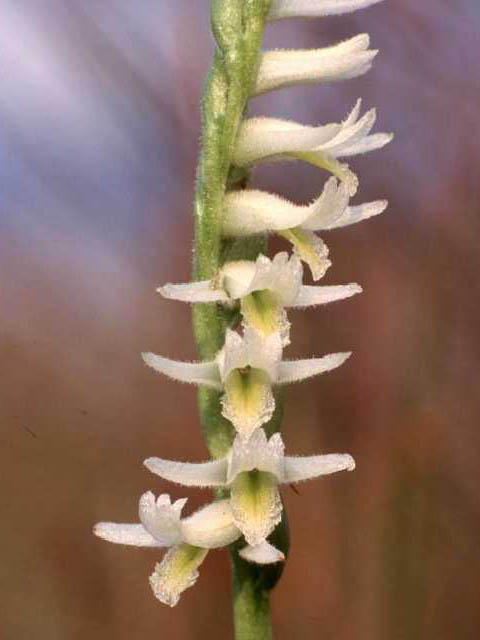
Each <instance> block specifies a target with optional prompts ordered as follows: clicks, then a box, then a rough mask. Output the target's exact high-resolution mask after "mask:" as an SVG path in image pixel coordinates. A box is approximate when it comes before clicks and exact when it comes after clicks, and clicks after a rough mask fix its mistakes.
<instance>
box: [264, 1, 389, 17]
mask: <svg viewBox="0 0 480 640" xmlns="http://www.w3.org/2000/svg"><path fill="white" fill-rule="evenodd" d="M381 1H382V0H273V2H272V8H271V10H270V15H269V20H279V19H281V18H296V17H303V18H316V17H319V16H333V15H340V14H342V13H350V12H351V11H356V10H357V9H363V8H364V7H369V6H370V5H372V4H377V3H378V2H381Z"/></svg>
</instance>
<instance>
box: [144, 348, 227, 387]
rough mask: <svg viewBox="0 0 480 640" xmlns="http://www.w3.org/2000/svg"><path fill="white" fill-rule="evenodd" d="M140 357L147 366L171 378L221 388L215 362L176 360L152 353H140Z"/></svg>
mask: <svg viewBox="0 0 480 640" xmlns="http://www.w3.org/2000/svg"><path fill="white" fill-rule="evenodd" d="M142 358H143V361H144V362H145V364H147V365H148V366H149V367H152V369H155V371H158V372H159V373H163V374H164V375H165V376H168V377H169V378H172V379H173V380H178V381H179V382H188V383H190V384H199V385H201V384H203V385H205V386H207V387H213V388H214V389H221V388H222V384H221V381H220V376H219V373H218V366H217V365H216V363H215V362H178V361H177V360H170V359H169V358H163V357H162V356H156V355H155V354H154V353H142Z"/></svg>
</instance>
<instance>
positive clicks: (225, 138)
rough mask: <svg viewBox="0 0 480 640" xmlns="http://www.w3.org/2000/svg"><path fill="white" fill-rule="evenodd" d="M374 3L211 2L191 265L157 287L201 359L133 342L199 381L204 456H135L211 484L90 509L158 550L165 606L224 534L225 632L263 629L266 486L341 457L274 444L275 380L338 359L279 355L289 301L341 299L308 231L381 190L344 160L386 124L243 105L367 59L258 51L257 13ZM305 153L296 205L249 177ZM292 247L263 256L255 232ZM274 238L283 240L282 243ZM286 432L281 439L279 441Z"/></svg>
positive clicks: (118, 537) (273, 546)
mask: <svg viewBox="0 0 480 640" xmlns="http://www.w3.org/2000/svg"><path fill="white" fill-rule="evenodd" d="M379 1H380V0H212V26H213V33H214V36H215V40H216V44H217V47H216V51H215V57H214V62H213V66H212V69H211V71H210V74H209V76H208V79H207V83H206V88H205V94H204V98H203V139H202V150H201V155H200V161H199V167H198V179H197V189H196V199H195V224H196V232H195V261H194V277H193V281H192V282H189V283H183V284H182V283H177V284H165V285H163V286H162V287H160V288H159V289H158V291H159V292H160V293H161V294H162V295H163V296H164V297H165V298H168V299H171V300H178V301H181V302H188V303H191V304H192V309H193V315H194V326H195V337H196V341H197V345H198V351H199V355H200V360H199V361H197V362H178V361H175V360H171V359H169V358H165V357H163V356H158V355H154V354H152V353H145V354H143V358H144V361H145V363H146V364H148V365H149V366H150V367H152V368H153V369H155V370H156V371H158V372H160V373H163V374H164V375H166V376H168V377H170V378H173V379H174V380H178V381H181V382H188V383H192V384H194V385H197V386H198V387H199V409H200V418H201V423H202V426H203V431H204V435H205V439H206V444H207V446H208V449H209V452H210V455H211V459H210V460H209V461H206V462H200V463H195V462H175V461H170V460H165V459H162V458H158V457H152V458H148V459H147V460H146V461H145V465H146V467H147V468H148V469H149V470H150V471H151V472H152V473H154V474H156V475H157V476H160V477H161V478H163V479H164V480H167V481H171V482H174V483H176V484H177V485H182V486H183V487H203V488H212V489H213V490H214V494H215V499H214V501H213V502H211V503H210V504H207V505H206V506H204V507H203V508H201V509H199V510H198V511H196V512H195V513H193V514H192V515H189V516H187V517H182V510H183V508H184V507H185V503H186V498H180V499H177V500H176V501H174V502H171V500H170V497H169V496H168V495H166V494H162V495H160V497H159V498H158V499H156V498H155V496H154V494H153V493H151V492H148V493H145V494H144V495H143V496H142V497H141V498H140V504H139V519H140V523H138V524H116V523H109V522H102V523H99V524H97V525H96V527H95V533H96V535H98V536H99V537H101V538H104V539H105V540H109V541H110V542H115V543H119V544H126V545H133V546H139V547H150V548H157V547H165V548H168V551H167V552H166V554H165V555H164V557H163V560H162V561H161V562H160V563H159V564H157V565H156V567H155V569H154V572H153V574H152V575H151V577H150V584H151V587H152V590H153V593H154V595H155V596H156V597H157V598H158V599H159V600H160V601H161V602H163V603H165V604H167V605H170V606H174V605H176V604H177V602H178V601H179V598H180V596H181V594H182V593H183V592H184V591H185V590H186V589H187V588H188V587H191V586H192V585H193V584H194V583H195V582H196V580H197V578H198V568H199V567H200V565H201V563H202V562H203V560H204V558H205V556H206V555H207V553H208V551H209V550H211V549H217V548H221V547H229V550H230V553H231V558H232V570H233V578H234V579H233V589H234V593H233V602H234V622H235V633H236V638H237V640H239V639H241V640H264V639H270V638H272V627H271V621H270V606H269V594H270V591H271V590H272V589H273V588H274V586H275V584H276V583H277V581H278V580H279V578H280V576H281V573H282V568H283V565H284V562H285V560H286V557H287V554H288V539H289V534H288V525H287V519H286V514H285V509H284V507H283V504H282V498H281V494H280V491H279V487H280V485H282V484H284V483H297V482H300V481H303V480H307V479H309V478H315V477H317V476H323V475H327V474H331V473H334V472H337V471H343V470H348V471H351V470H353V469H354V467H355V463H354V461H353V458H352V457H351V456H350V455H348V454H324V455H313V456H297V457H295V456H294V457H292V456H286V455H285V453H284V449H285V446H284V442H283V439H282V436H281V435H280V427H281V418H282V403H283V392H282V388H284V387H285V386H286V385H288V384H290V383H292V382H296V381H300V380H304V379H306V378H309V377H311V376H315V375H317V374H320V373H325V372H327V371H331V370H333V369H335V368H337V367H339V366H340V365H341V364H343V362H345V360H346V359H347V358H348V357H349V356H350V353H348V352H346V353H333V354H328V355H324V356H322V357H319V358H317V357H310V358H306V359H302V360H288V359H286V358H284V356H283V351H284V349H285V347H286V346H287V345H288V344H289V343H290V322H289V320H288V317H287V310H288V309H290V308H306V307H313V306H317V305H323V304H326V303H330V302H334V301H338V300H344V299H346V298H349V297H351V296H353V295H355V294H357V293H360V292H361V290H362V289H361V287H360V286H359V285H358V284H357V283H355V282H350V283H347V284H340V285H333V286H332V285H331V286H321V285H314V286H308V285H305V284H303V275H304V265H307V267H308V269H309V270H310V272H311V275H312V277H313V279H314V280H315V281H317V280H320V279H321V278H322V277H323V276H324V275H325V273H326V271H327V269H328V268H329V267H330V265H331V262H330V260H329V257H328V253H329V252H328V248H327V245H326V244H325V242H324V240H323V239H322V238H321V237H320V236H319V235H318V233H319V232H323V231H328V230H331V229H335V228H339V227H343V226H346V225H350V224H354V223H356V222H359V221H361V220H365V219H367V218H370V217H372V216H375V215H378V214H380V213H382V211H384V210H385V208H386V206H387V202H386V201H385V200H377V201H374V202H368V203H361V204H351V202H350V201H351V199H352V198H354V196H355V194H356V191H357V188H358V179H357V176H356V175H355V173H354V172H353V171H352V169H351V168H350V167H349V166H348V165H347V164H345V163H344V162H343V159H344V158H349V157H353V156H355V155H357V154H361V153H366V152H368V151H372V150H375V149H380V148H381V147H383V146H384V145H386V144H387V143H388V142H390V140H391V139H392V135H391V134H387V133H371V131H372V128H373V126H374V123H375V119H376V113H375V110H374V109H370V110H369V111H367V112H366V113H365V114H364V115H361V100H358V101H357V103H356V104H355V106H354V107H353V109H352V110H351V111H350V113H349V114H348V115H347V116H346V118H345V119H344V120H343V121H341V122H334V123H327V124H322V125H320V126H310V125H305V124H299V123H296V122H291V121H288V120H278V119H274V118H269V117H255V118H247V117H245V112H246V107H247V103H248V101H249V100H250V98H253V97H254V96H256V95H259V94H263V93H266V92H268V91H273V90H276V89H281V88H282V87H286V86H292V85H296V84H299V83H305V82H309V83H311V82H332V81H340V80H344V79H348V78H353V77H356V76H359V75H362V74H363V73H365V72H367V71H368V70H369V69H370V67H371V65H372V61H373V59H374V57H375V56H376V54H377V51H376V50H372V49H370V38H369V36H368V35H367V34H361V35H358V36H355V37H353V38H350V39H349V40H346V41H344V42H341V43H340V44H337V45H335V46H331V47H327V48H323V49H314V50H299V51H290V50H275V51H266V52H262V51H261V44H262V39H263V32H264V28H265V26H266V24H267V22H268V21H269V20H270V21H274V20H279V19H283V18H294V17H312V18H314V17H318V16H327V15H334V14H337V15H338V14H342V13H347V12H349V11H354V10H356V9H361V8H364V7H368V6H369V5H373V4H376V3H377V2H379ZM283 161H303V162H306V163H309V164H312V165H315V166H318V167H320V168H321V169H322V170H324V171H326V172H328V173H329V174H331V175H330V177H328V178H327V180H326V182H325V184H324V187H323V190H322V192H321V194H320V195H319V197H318V198H317V199H316V200H314V202H312V203H310V204H304V205H299V204H294V203H292V202H289V201H287V200H285V199H284V198H282V197H281V196H279V195H276V194H271V193H266V192H264V191H260V190H257V189H249V188H248V186H247V185H248V180H249V177H250V171H251V168H252V167H254V166H255V165H257V164H259V163H264V162H283ZM269 234H276V235H278V236H280V237H281V238H283V239H284V240H286V241H287V242H288V243H289V245H291V247H292V253H291V254H290V255H289V254H288V253H287V252H286V251H283V252H280V253H277V255H275V256H272V257H268V236H269ZM289 245H288V244H287V247H288V246H289ZM290 444H291V443H289V445H290Z"/></svg>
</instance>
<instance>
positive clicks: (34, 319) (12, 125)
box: [0, 0, 480, 640]
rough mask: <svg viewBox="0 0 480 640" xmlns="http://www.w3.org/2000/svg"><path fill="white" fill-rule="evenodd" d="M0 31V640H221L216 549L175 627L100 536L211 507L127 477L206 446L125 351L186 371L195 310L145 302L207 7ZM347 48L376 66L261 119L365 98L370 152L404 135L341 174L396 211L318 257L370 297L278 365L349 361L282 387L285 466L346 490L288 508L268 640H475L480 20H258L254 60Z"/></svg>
mask: <svg viewBox="0 0 480 640" xmlns="http://www.w3.org/2000/svg"><path fill="white" fill-rule="evenodd" d="M0 12H1V22H0V55H1V58H2V71H1V78H2V87H1V91H0V173H1V175H0V185H1V186H0V189H1V198H0V272H1V285H0V300H1V307H2V320H1V329H0V331H1V342H0V348H1V354H2V363H3V366H2V367H1V370H0V400H1V401H0V444H1V450H0V469H1V477H2V482H1V484H2V488H3V489H2V490H3V497H2V499H1V501H0V514H1V515H0V517H1V521H2V535H1V539H2V544H1V548H2V559H1V562H0V624H1V636H2V639H4V640H26V639H30V638H33V637H34V638H38V639H43V638H45V639H46V638H48V639H52V640H56V639H57V638H58V639H62V640H63V639H64V638H68V639H69V640H70V639H71V640H80V639H81V640H84V639H85V638H89V640H104V639H105V638H112V639H113V638H115V639H116V640H127V639H128V640H130V639H131V638H132V637H133V638H135V639H136V640H141V639H143V638H151V637H153V635H154V636H155V637H158V638H163V637H171V638H175V639H178V640H184V639H185V640H187V639H194V638H210V639H211V640H214V639H216V638H218V639H224V638H227V637H230V636H231V633H232V627H231V615H230V586H229V567H228V557H227V554H226V552H217V553H211V554H210V555H209V557H208V558H207V560H206V562H205V563H204V565H203V566H202V568H201V576H200V579H199V581H198V583H197V586H196V587H195V588H194V589H191V590H189V591H188V592H186V593H185V594H184V596H183V598H182V600H181V602H180V604H179V605H178V607H177V608H176V609H173V610H171V609H169V608H167V607H164V606H163V605H160V604H159V603H158V602H157V601H156V600H155V599H154V597H153V596H152V594H151V592H150V587H149V585H148V580H147V578H148V575H149V574H150V572H151V571H152V567H153V565H154V563H155V562H156V561H157V560H158V559H159V557H160V555H159V554H158V553H157V552H155V551H151V550H138V551H135V550H132V549H128V548H125V547H117V546H114V545H108V544H106V543H103V542H102V541H99V540H97V539H94V537H93V536H92V535H91V527H92V525H93V523H95V522H96V521H98V520H114V521H120V522H128V521H132V522H133V521H135V520H136V519H137V514H136V512H137V500H138V497H139V495H140V494H141V493H142V492H144V491H145V490H147V489H152V490H154V491H155V492H156V493H160V492H165V491H171V493H172V495H174V496H176V497H181V496H182V495H189V496H190V500H189V506H190V508H194V507H196V506H197V505H200V504H202V503H203V502H204V501H206V500H207V499H208V495H207V494H206V493H205V492H201V491H200V490H199V491H188V492H186V493H185V492H184V491H182V490H181V489H179V488H178V487H177V488H175V487H172V486H170V485H168V484H167V483H165V482H163V481H161V480H160V479H159V478H157V477H154V476H152V475H151V474H149V473H148V472H147V471H146V470H145V469H144V468H143V467H142V461H143V459H144V458H146V457H147V456H151V455H161V456H162V457H166V458H173V459H180V460H202V459H205V458H206V450H205V446H204V444H203V442H202V437H201V433H200V429H199V422H198V418H197V413H196V406H195V405H196V399H195V392H194V390H193V389H192V388H188V387H186V386H181V385H176V384H175V383H173V382H170V381H169V380H166V379H162V378H161V377H160V376H158V375H156V374H155V373H154V372H152V371H151V370H149V369H147V368H146V367H145V366H144V365H143V364H142V362H141V359H140V352H141V351H144V350H152V351H154V352H156V353H160V354H163V355H167V356H170V357H174V358H178V359H182V358H183V359H194V357H195V347H194V343H193V338H192V326H191V319H190V310H189V308H188V307H187V306H186V305H182V304H181V303H176V302H168V301H165V300H163V299H162V298H160V296H159V295H158V294H157V293H155V288H156V287H157V286H158V285H160V284H162V283H165V282H172V281H173V282H181V281H185V280H186V279H188V277H189V273H190V263H191V255H192V234H193V224H192V213H191V210H192V207H191V203H192V198H193V189H194V176H195V165H196V159H197V154H198V148H199V132H200V116H199V100H200V96H201V91H202V85H203V81H204V77H205V74H206V72H207V69H208V67H209V64H210V61H211V57H212V51H213V42H212V38H211V36H210V33H209V2H208V1H207V0H196V1H195V2H192V0H177V1H176V2H166V1H163V2H162V1H161V0H160V1H159V0H143V2H140V3H132V2H128V1H127V0H116V1H112V0H109V1H103V2H99V1H96V0H83V1H82V2H78V1H75V0H50V1H49V2H48V3H44V2H38V3H37V2H29V1H28V0H3V2H1V8H0ZM363 31H368V32H369V33H370V34H371V36H372V40H373V46H374V47H378V48H379V49H380V50H381V54H380V56H379V57H378V58H377V60H376V62H375V65H374V68H373V70H372V71H371V72H370V73H369V74H368V75H367V76H365V77H362V78H359V79H356V80H352V81H349V82H345V83H341V84H336V85H325V86H310V87H306V88H296V89H288V90H283V91H281V92H277V93H274V94H271V95H269V96H267V97H263V98H261V99H256V100H254V101H252V103H251V112H252V113H255V114H265V115H274V116H277V117H289V118H294V119H297V120H299V121H301V122H305V123H311V124H317V123H326V122H330V121H332V120H333V121H339V120H341V119H342V118H343V117H344V116H345V115H346V113H347V112H348V110H349V109H350V108H351V107H352V106H353V104H354V102H355V100H356V99H357V97H359V96H361V97H362V98H363V99H364V107H365V108H369V107H371V106H376V107H378V110H379V120H378V125H377V128H376V130H377V131H395V133H396V140H395V142H394V144H392V145H390V146H389V147H387V148H386V149H384V150H382V151H379V152H376V153H373V154H371V155H368V156H365V157H360V158H357V159H353V160H352V162H351V164H352V166H353V167H354V169H355V170H356V171H357V172H358V174H359V176H360V178H361V190H360V192H359V194H358V196H357V198H356V202H363V201H367V200H372V199H377V198H383V197H387V198H388V199H389V200H390V207H389V210H388V212H387V213H385V214H384V215H383V216H381V217H379V218H376V219H373V220H371V221H369V222H365V223H363V224H362V225H357V226H354V227H351V228H348V229H345V230H339V231H336V232H331V233H330V234H328V237H327V238H326V239H327V242H328V245H329V246H330V250H331V256H332V259H333V267H332V268H331V269H330V271H329V272H328V274H327V276H326V278H325V280H324V283H326V284H341V283H345V282H350V281H352V280H354V281H357V282H359V283H360V284H362V285H363V287H364V290H365V292H364V294H363V295H361V296H357V297H355V298H354V299H351V300H347V301H344V302H339V303H334V304H332V305H331V306H328V307H326V308H321V309H317V310H311V311H307V312H304V313H295V314H292V319H293V334H292V346H291V347H289V352H288V355H289V356H290V357H292V356H293V357H296V356H308V355H312V354H316V355H322V354H324V353H327V352H334V351H344V350H350V349H351V350H353V351H354V352H355V353H354V357H353V358H352V359H351V360H350V361H349V362H348V363H347V364H346V365H345V366H344V367H342V368H341V369H339V370H338V371H335V372H333V373H331V374H328V375H325V376H323V377H322V378H321V379H314V380H311V381H308V382H306V383H303V384H301V385H298V386H294V387H292V388H291V389H290V391H289V393H288V398H287V404H286V419H285V427H284V433H285V440H286V443H287V447H288V448H289V451H290V452H291V453H297V454H308V453H312V452H343V451H348V452H350V453H352V454H353V455H354V457H355V458H356V461H357V470H356V471H355V473H354V474H343V475H338V476H337V477H331V478H324V479H323V480H319V481H316V482H311V483H309V484H305V485H302V486H301V487H300V494H299V495H296V494H295V493H294V492H293V491H291V490H290V489H289V488H288V487H287V488H285V491H284V498H285V502H286V504H287V508H288V512H289V517H290V521H291V524H292V549H291V557H290V561H289V562H288V564H287V566H286V569H285V573H284V577H283V580H282V581H281V583H280V584H279V586H278V588H277V590H276V592H275V594H274V597H273V614H274V619H275V627H276V638H277V639H278V640H290V639H291V638H292V637H294V636H295V637H298V638H302V640H314V639H315V640H316V639H317V638H322V639H323V640H330V639H331V640H347V638H348V639H351V638H355V640H416V639H420V638H421V639H422V640H429V639H434V638H435V640H470V639H476V638H478V637H479V635H480V588H479V587H478V581H479V575H480V491H479V480H480V468H479V467H480V465H479V462H480V434H479V429H478V418H479V416H480V395H479V392H478V368H479V365H478V363H479V360H480V339H479V320H480V310H479V300H480V286H479V275H478V274H479V269H480V251H479V248H478V245H479V231H480V229H479V226H480V223H479V213H480V211H479V208H480V202H479V196H480V182H479V166H480V150H479V149H480V146H479V135H478V131H479V124H480V93H479V90H480V63H479V56H480V7H479V4H478V2H477V0H457V1H456V2H455V3H452V2H450V1H449V0H422V2H421V3H419V2H418V1H417V0H390V2H386V3H384V4H380V5H378V6H377V7H373V8H371V9H369V10H366V11H362V12H357V13H355V14H351V15H349V16H343V17H337V18H330V19H324V20H315V21H305V20H291V21H285V22H282V23H277V24H273V25H271V26H270V27H269V28H268V30H267V34H266V41H265V46H267V47H291V48H295V47H301V48H306V47H318V46H324V45H327V44H331V43H334V42H335V41H338V40H339V39H342V38H346V37H350V36H352V35H355V34H357V33H360V32H363ZM324 178H325V176H324V175H322V174H321V172H319V171H318V170H315V169H313V168H311V167H307V166H303V165H298V166H294V165H278V166H275V167H269V168H264V169H261V170H259V171H257V172H256V174H255V178H254V179H255V184H256V185H257V186H259V187H261V188H265V189H269V190H273V191H277V192H279V193H282V194H283V195H284V196H286V197H288V198H291V199H292V200H295V201H298V202H306V201H309V200H310V199H311V198H313V197H314V196H315V195H317V194H318V193H319V192H320V190H321V188H322V185H323V182H324ZM279 246H280V245H279ZM187 509H188V507H187ZM152 634H153V635H152Z"/></svg>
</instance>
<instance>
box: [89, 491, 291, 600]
mask: <svg viewBox="0 0 480 640" xmlns="http://www.w3.org/2000/svg"><path fill="white" fill-rule="evenodd" d="M186 502H187V499H186V498H182V499H181V500H176V501H175V502H173V503H172V502H171V501H170V496H169V495H168V494H162V495H161V496H159V498H158V499H155V496H154V495H153V493H152V492H151V491H147V493H144V494H143V495H142V497H141V498H140V504H139V509H138V511H139V516H140V523H139V524H117V523H115V522H99V523H98V524H96V525H95V527H94V530H93V531H94V533H95V535H97V536H98V537H99V538H103V539H104V540H108V541H109V542H115V543H117V544H126V545H130V546H135V547H150V548H159V547H167V548H169V550H168V551H167V553H166V554H165V556H164V557H163V560H162V562H160V563H158V564H157V565H156V567H155V571H154V572H153V574H152V575H151V577H150V585H151V587H152V589H153V592H154V594H155V596H156V597H157V598H158V599H159V600H160V602H163V603H164V604H168V605H169V606H171V607H174V606H175V605H176V604H177V603H178V601H179V599H180V595H181V594H182V592H183V591H185V589H188V587H192V586H193V585H194V584H195V582H196V580H197V578H198V567H199V566H200V565H201V563H202V562H203V561H204V559H205V557H206V555H207V553H208V551H209V550H210V549H217V548H219V547H225V546H227V545H229V544H231V543H232V542H234V541H235V540H238V538H240V537H241V535H242V533H241V531H240V530H239V529H238V527H237V526H236V525H235V523H234V519H233V514H232V510H231V507H230V501H229V500H218V501H217V502H212V503H211V504H209V505H207V506H205V507H202V508H201V509H199V510H198V511H196V512H195V513H193V514H192V515H191V516H189V517H187V518H181V513H182V509H183V507H184V506H185V503H186ZM239 553H240V555H241V556H242V557H244V558H245V559H246V560H249V561H250V562H256V563H257V564H270V563H272V562H279V561H280V560H283V559H284V556H283V554H282V553H281V552H280V551H278V549H275V547H273V546H272V545H271V544H269V543H268V542H267V543H266V544H264V545H262V546H261V547H260V548H253V547H251V546H247V547H244V548H243V549H242V550H241V551H240V552H239Z"/></svg>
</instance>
